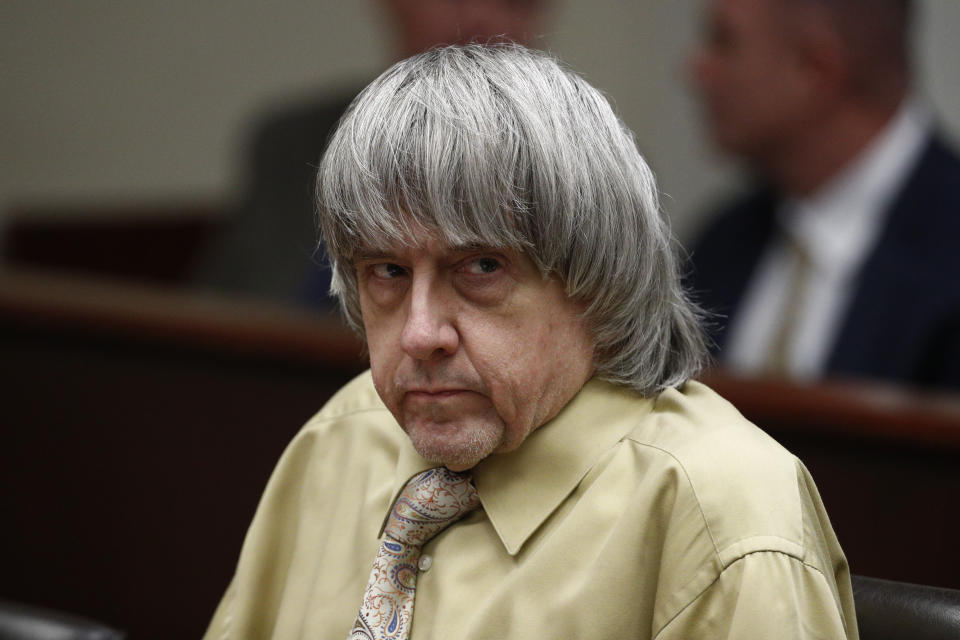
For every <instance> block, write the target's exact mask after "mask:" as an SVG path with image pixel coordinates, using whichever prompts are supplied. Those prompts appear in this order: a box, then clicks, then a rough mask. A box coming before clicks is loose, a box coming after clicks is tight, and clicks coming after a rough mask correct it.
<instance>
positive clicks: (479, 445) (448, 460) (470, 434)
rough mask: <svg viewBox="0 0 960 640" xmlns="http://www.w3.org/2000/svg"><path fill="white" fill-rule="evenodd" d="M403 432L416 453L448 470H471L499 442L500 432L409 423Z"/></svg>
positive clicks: (492, 428)
mask: <svg viewBox="0 0 960 640" xmlns="http://www.w3.org/2000/svg"><path fill="white" fill-rule="evenodd" d="M404 430H405V431H406V432H407V436H408V437H409V438H410V442H411V443H412V444H413V448H414V449H416V451H417V453H419V454H420V455H421V456H422V457H423V458H425V459H427V460H429V461H430V462H434V463H437V464H442V465H444V466H446V467H447V468H449V469H450V470H451V471H464V470H466V469H470V468H472V467H474V466H475V465H476V464H477V463H478V462H480V461H481V460H483V459H484V458H486V457H487V456H488V455H490V454H491V453H493V452H494V451H495V450H496V449H497V447H499V446H500V444H501V442H502V441H503V430H502V429H499V428H497V427H496V426H495V425H492V424H483V425H479V426H475V425H463V424H457V423H452V422H442V423H430V422H427V423H420V422H413V423H408V424H407V425H405V426H404Z"/></svg>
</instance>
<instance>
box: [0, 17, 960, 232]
mask: <svg viewBox="0 0 960 640" xmlns="http://www.w3.org/2000/svg"><path fill="white" fill-rule="evenodd" d="M924 4H925V7H924V8H925V11H924V13H925V15H924V20H923V23H922V25H921V29H920V32H921V39H922V41H923V45H922V47H921V50H920V52H919V57H920V61H921V68H922V79H923V85H924V87H926V88H927V93H928V94H930V95H932V97H933V100H934V102H935V103H936V104H937V106H938V108H939V112H940V114H941V115H942V117H943V119H944V120H945V121H946V122H947V125H948V127H949V128H950V130H951V131H952V132H953V133H954V134H956V133H957V132H960V74H958V73H957V72H956V68H955V67H956V62H955V59H956V50H957V49H956V40H957V38H958V37H960V3H958V2H955V0H928V1H927V2H926V3H924ZM697 6H698V0H660V1H659V2H650V1H642V0H641V1H636V0H634V1H631V2H624V1H622V0H562V1H561V2H560V3H559V10H558V12H557V16H556V18H555V20H554V21H553V22H552V24H551V25H550V26H549V27H548V29H547V40H548V42H549V43H550V48H551V49H553V50H554V51H555V52H557V53H558V54H559V55H560V56H561V57H562V58H564V59H565V60H566V61H567V62H569V63H570V65H571V66H572V67H574V68H575V69H577V70H579V71H581V72H582V73H584V75H586V77H587V78H588V79H589V80H590V81H591V82H593V83H594V84H595V85H597V86H599V87H601V88H602V89H604V90H605V91H606V92H607V93H608V94H609V95H610V96H611V97H612V98H613V100H614V101H615V103H616V105H617V107H618V109H619V111H620V112H621V113H622V114H623V116H624V118H625V120H626V121H627V123H628V124H629V125H630V126H631V127H632V128H633V129H634V130H635V131H636V132H637V138H638V140H639V142H640V145H641V147H642V149H643V150H644V151H645V153H646V154H647V156H648V159H649V160H650V162H651V164H652V165H653V167H654V169H655V170H656V171H657V173H658V176H659V177H660V180H661V185H662V187H663V190H664V191H665V193H666V194H667V196H668V197H667V200H666V202H665V206H666V208H667V210H668V211H670V212H671V214H672V215H673V216H674V219H675V224H676V227H677V229H678V231H679V232H680V233H681V234H685V233H686V232H687V231H688V230H689V229H690V228H692V226H694V225H695V223H696V216H695V212H696V211H698V210H699V209H700V207H701V205H702V204H703V203H704V202H705V201H706V200H707V199H708V196H709V194H711V193H715V192H716V190H717V188H720V187H723V186H724V185H726V184H728V181H729V177H730V176H729V171H724V170H722V169H723V167H721V166H720V165H718V164H717V163H715V162H712V161H711V160H710V158H709V156H708V154H707V153H705V149H704V148H703V146H702V145H701V143H700V142H699V136H698V130H697V125H696V118H695V112H694V110H693V106H692V104H691V102H690V100H689V98H688V96H687V94H686V92H685V90H684V89H683V87H682V85H681V83H680V77H681V74H680V71H681V69H680V66H681V62H682V58H683V55H684V53H685V51H686V50H687V48H688V45H689V42H690V40H691V38H692V36H693V34H694V33H695V30H696V21H695V18H696V9H697ZM389 49H390V47H389V43H387V42H385V41H384V31H383V30H382V29H381V28H380V25H379V24H378V23H377V21H376V16H375V12H374V11H373V9H372V0H315V1H313V2H296V3H294V2H289V3H264V2H257V1H254V0H233V1H232V2H229V3H228V2H212V1H207V2H203V1H201V2H197V1H196V0H189V1H188V0H169V1H168V2H163V3H159V2H148V1H147V0H125V1H123V2H121V1H119V0H117V1H115V2H108V1H106V0H86V1H84V2H70V1H68V0H59V1H57V0H34V1H32V2H12V3H6V6H5V7H4V9H3V13H2V20H0V74H2V77H0V80H2V89H0V91H2V95H3V98H2V101H0V123H2V127H0V132H2V133H0V147H2V149H3V153H2V154H0V163H2V164H0V211H4V210H7V209H8V208H9V207H10V206H12V205H15V204H78V205H82V204H91V203H92V204H110V203H114V202H130V201H136V202H141V201H150V200H154V199H162V200H178V199H180V200H192V199H204V200H210V199H212V200H229V199H230V198H231V197H233V196H234V195H235V194H236V192H237V189H238V184H239V180H240V173H241V172H240V168H241V166H242V162H241V154H240V149H241V145H242V142H243V139H244V138H243V136H244V131H245V126H246V125H247V124H248V123H249V121H250V119H251V118H252V117H254V116H255V115H256V114H257V113H259V112H260V111H262V110H263V109H264V108H265V107H266V106H267V105H269V104H271V103H273V102H275V101H276V100H278V99H281V98H283V97H284V96H296V95H298V94H303V93H309V92H311V91H316V90H319V89H320V88H322V87H324V86H335V85H337V84H342V83H344V82H349V80H350V79H351V78H357V77H369V76H371V75H372V74H374V73H375V72H376V71H377V70H378V69H379V68H381V67H382V65H383V64H384V63H385V62H386V61H387V60H388V58H389V53H388V52H389ZM955 137H956V135H955Z"/></svg>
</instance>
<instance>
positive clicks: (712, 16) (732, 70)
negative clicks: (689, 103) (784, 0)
mask: <svg viewBox="0 0 960 640" xmlns="http://www.w3.org/2000/svg"><path fill="white" fill-rule="evenodd" d="M779 2H780V0H707V2H706V24H705V29H704V35H703V38H702V41H701V43H700V45H699V47H698V48H697V50H696V51H695V52H694V54H693V56H692V58H691V61H690V62H691V64H690V71H691V81H692V84H693V87H694V89H695V90H696V92H697V94H698V97H699V98H700V101H701V106H702V109H703V112H704V116H705V120H706V124H707V127H708V130H709V133H710V136H711V138H712V139H713V142H714V144H716V146H717V147H719V148H720V149H721V150H723V151H726V152H728V153H731V154H734V155H737V156H740V157H742V158H745V159H747V160H758V161H760V162H762V161H763V160H764V159H766V158H767V157H768V156H771V155H775V154H776V153H777V152H778V150H779V149H780V145H781V142H782V140H783V139H784V137H785V136H790V135H796V128H797V123H798V121H799V120H798V118H801V117H802V109H803V108H804V107H803V104H802V96H803V95H804V94H803V93H802V89H803V87H802V85H801V84H800V81H801V77H800V76H799V75H798V73H799V71H800V67H799V66H798V58H797V49H796V46H795V41H794V40H793V39H792V38H791V37H789V35H788V33H789V32H788V29H787V28H786V25H785V21H786V20H787V19H788V18H787V16H786V14H785V13H784V11H785V9H784V8H783V7H782V6H780V4H779Z"/></svg>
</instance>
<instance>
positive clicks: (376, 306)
mask: <svg viewBox="0 0 960 640" xmlns="http://www.w3.org/2000/svg"><path fill="white" fill-rule="evenodd" d="M413 240H414V241H413V242H412V243H411V246H410V247H402V248H398V249H396V250H390V251H386V252H380V251H366V252H361V254H360V256H359V258H358V259H357V261H356V269H357V276H358V282H359V287H360V305H361V310H362V312H363V324H364V328H365V330H366V335H367V345H368V348H369V350H370V366H371V369H372V371H373V381H374V384H375V385H376V388H377V392H378V393H379V394H380V397H381V398H382V399H383V401H384V403H385V404H386V405H387V407H388V408H389V409H390V412H391V413H392V414H393V415H394V417H395V418H396V419H397V421H398V422H399V423H400V425H401V426H402V427H403V429H404V431H406V433H407V435H408V436H409V437H410V440H411V441H412V443H413V446H414V448H415V449H416V450H417V451H418V452H419V453H420V455H422V456H423V457H425V458H427V459H428V460H431V461H433V462H437V463H443V464H445V465H446V466H448V467H449V468H450V469H453V470H463V469H469V468H470V467H473V466H474V465H475V464H477V463H478V462H479V461H480V460H482V459H483V458H485V457H487V456H488V455H490V454H491V453H503V452H507V451H511V450H513V449H516V448H517V447H519V446H520V444H521V443H522V442H523V441H524V439H525V438H526V437H527V436H528V435H529V434H530V433H531V432H532V431H533V430H534V429H536V428H537V427H539V426H540V425H542V424H543V423H544V422H546V421H547V420H549V419H550V418H552V417H553V416H555V415H556V414H557V413H558V412H559V411H560V409H561V408H563V406H564V405H566V404H567V402H568V401H569V400H570V399H571V398H572V397H573V396H574V395H576V393H577V392H578V391H579V390H580V388H581V387H582V386H583V384H584V383H585V382H586V381H587V379H588V378H589V377H590V376H591V375H592V373H593V340H592V339H591V337H590V335H589V332H588V330H587V328H586V326H585V323H584V321H583V320H582V319H581V311H582V309H581V308H580V305H577V304H574V303H573V302H571V301H570V300H568V299H567V297H566V295H565V293H564V291H563V287H562V286H561V284H560V283H559V282H558V281H556V280H555V279H544V278H543V277H541V275H540V273H539V272H538V271H537V269H536V268H535V267H534V265H533V263H532V262H531V261H530V260H529V258H527V257H526V256H524V255H522V254H519V253H516V252H514V251H508V250H502V249H492V248H457V247H449V246H445V245H444V244H443V243H442V242H440V241H438V240H437V239H436V237H435V236H434V235H433V234H428V233H426V232H421V233H418V234H416V235H415V236H414V239H413Z"/></svg>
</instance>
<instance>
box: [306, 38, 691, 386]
mask: <svg viewBox="0 0 960 640" xmlns="http://www.w3.org/2000/svg"><path fill="white" fill-rule="evenodd" d="M317 196H318V201H317V215H318V220H319V226H320V231H321V234H322V237H323V240H324V242H325V244H326V249H327V252H328V254H329V256H330V258H331V260H332V263H333V282H332V286H331V291H332V293H333V294H334V295H336V296H337V297H338V298H339V299H340V302H341V308H342V310H343V312H344V316H345V318H346V320H347V322H348V323H349V324H350V325H351V326H352V327H353V328H354V329H356V330H357V331H358V332H359V333H361V334H362V333H363V323H362V317H361V310H360V297H359V292H358V286H357V274H356V271H355V267H354V264H353V261H354V260H355V258H356V256H357V254H358V252H359V251H361V250H389V249H391V248H396V247H397V246H401V245H404V244H409V243H410V242H411V241H412V238H413V237H415V235H416V234H417V232H419V231H426V232H429V233H435V234H438V235H439V236H440V239H441V240H443V241H445V242H446V243H447V244H448V245H450V246H478V247H504V248H511V249H515V250H519V251H522V252H523V253H524V254H525V255H527V256H528V257H529V258H530V259H531V260H532V261H533V263H534V264H535V265H536V266H537V267H538V268H539V269H540V271H541V273H542V274H543V275H544V276H548V275H554V276H556V277H557V278H558V279H559V280H560V281H561V282H562V283H563V285H564V287H565V289H566V292H567V295H568V296H569V297H570V298H571V299H574V300H578V301H582V302H583V303H584V306H585V309H586V311H585V316H586V319H587V321H588V322H589V323H590V326H591V331H592V334H593V338H594V340H595V343H596V352H597V354H596V364H597V375H599V376H601V377H603V378H606V379H608V380H611V381H614V382H617V383H619V384H625V385H627V386H630V387H632V388H635V389H637V390H640V391H643V392H651V391H654V390H656V389H660V388H663V387H665V386H671V385H676V384H680V383H682V382H683V381H684V380H685V379H687V378H688V377H689V376H690V375H691V373H692V372H693V371H695V370H696V369H697V368H698V367H699V363H700V361H701V359H702V356H703V341H702V337H701V334H700V332H699V327H698V321H697V315H698V312H697V310H696V308H695V307H694V306H693V305H692V304H690V302H689V300H688V299H687V297H686V295H685V293H684V292H683V291H682V288H681V286H680V282H679V275H678V269H677V261H676V258H675V256H674V254H673V245H672V239H671V236H670V231H669V229H668V228H667V225H666V223H665V221H664V219H663V217H662V216H661V213H660V209H659V202H658V197H657V191H656V184H655V181H654V178H653V175H652V173H651V171H650V169H649V168H648V167H647V164H646V163H645V162H644V160H643V158H642V157H641V155H640V153H639V151H638V150H637V146H636V143H635V141H634V139H633V135H632V134H631V133H630V131H629V130H628V129H627V128H626V127H625V126H624V125H623V123H622V122H621V121H620V120H619V118H617V116H616V114H614V112H613V110H612V109H611V107H610V105H609V103H608V102H607V100H606V99H605V98H604V97H603V95H602V94H601V93H600V92H599V91H597V90H596V89H594V88H593V87H591V86H590V85H589V84H587V82H586V81H584V80H583V79H582V78H580V77H579V76H578V75H576V74H575V73H573V72H571V71H568V70H566V69H564V68H563V67H562V66H560V64H559V63H558V62H557V61H556V60H555V59H553V58H552V57H550V56H549V55H548V54H545V53H542V52H537V51H531V50H528V49H525V48H523V47H520V46H518V45H487V46H483V45H467V46H450V47H443V48H439V49H434V50H431V51H428V52H426V53H423V54H419V55H417V56H414V57H412V58H410V59H408V60H404V61H402V62H399V63H397V64H396V65H394V66H393V67H392V68H391V69H389V70H388V71H386V72H385V73H384V74H383V75H381V76H380V77H379V78H378V79H377V80H375V81H374V82H373V83H372V84H371V85H370V86H368V87H367V88H366V89H365V90H364V91H363V92H362V93H361V94H360V95H359V96H358V97H357V98H356V100H355V101H354V102H353V104H352V105H351V106H350V108H349V109H348V110H347V113H346V114H345V115H344V117H343V119H342V120H341V123H340V126H339V127H338V129H337V131H336V133H335V134H334V135H333V137H332V138H331V140H330V144H329V145H328V147H327V151H326V153H325V155H324V157H323V160H322V161H321V163H320V170H319V173H318V176H317Z"/></svg>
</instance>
